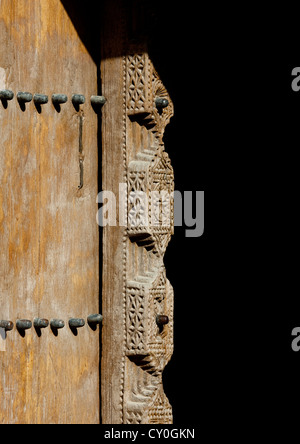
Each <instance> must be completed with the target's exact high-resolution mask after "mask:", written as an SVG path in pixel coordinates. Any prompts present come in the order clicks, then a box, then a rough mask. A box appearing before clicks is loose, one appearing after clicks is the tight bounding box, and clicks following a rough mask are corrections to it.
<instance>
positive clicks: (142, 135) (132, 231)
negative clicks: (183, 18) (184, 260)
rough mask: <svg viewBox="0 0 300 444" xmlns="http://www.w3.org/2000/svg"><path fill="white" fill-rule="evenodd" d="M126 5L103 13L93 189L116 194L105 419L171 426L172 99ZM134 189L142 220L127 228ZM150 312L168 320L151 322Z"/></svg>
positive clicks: (105, 342)
mask: <svg viewBox="0 0 300 444" xmlns="http://www.w3.org/2000/svg"><path fill="white" fill-rule="evenodd" d="M135 3H136V2H134V1H133V2H123V1H122V0H113V1H112V0H108V1H105V2H104V10H103V13H102V19H103V22H102V44H101V46H102V54H101V84H102V94H103V95H104V96H105V98H106V100H107V102H106V104H105V106H104V107H103V111H102V189H103V190H108V191H111V192H113V193H114V195H115V196H116V198H117V200H116V204H117V205H116V209H117V214H116V216H117V217H116V220H117V223H116V225H115V226H109V225H106V226H105V227H103V252H102V255H103V268H102V313H103V329H102V361H101V406H102V422H103V423H104V424H119V423H126V424H139V423H172V408H171V406H170V403H169V401H168V399H167V397H166V395H165V393H164V390H163V385H162V372H163V370H164V368H165V366H166V364H167V362H168V361H169V360H170V358H171V356H172V353H173V289H172V286H171V284H170V282H169V281H168V279H167V278H166V270H165V267H164V263H163V257H164V253H165V250H166V248H167V245H168V242H169V240H170V238H171V235H172V234H173V190H174V181H173V169H172V166H171V163H170V159H169V156H168V154H167V152H166V150H165V146H164V142H163V134H164V130H165V127H166V125H167V124H168V122H169V120H170V118H171V117H172V115H173V104H172V100H171V98H170V97H169V94H168V92H167V90H166V88H165V87H164V85H163V84H162V82H161V80H160V78H159V74H158V73H157V72H156V70H155V67H154V65H153V63H152V61H151V59H150V57H149V53H148V48H147V33H146V32H145V27H144V23H145V21H146V18H147V12H148V11H147V7H146V2H140V5H139V8H135V6H136V5H135ZM139 14H140V15H139ZM157 99H160V100H157ZM161 104H162V107H159V105H161ZM120 184H125V185H121V187H120ZM120 189H122V190H123V193H120ZM124 191H125V192H124ZM139 192H143V193H144V195H146V197H147V203H148V205H147V208H146V213H147V214H146V215H145V217H146V219H147V217H148V221H151V222H150V223H144V222H141V223H139V224H138V225H134V224H130V215H131V211H133V210H134V203H133V200H132V196H133V199H134V196H136V195H138V193H139ZM155 192H158V193H161V194H160V195H162V194H163V193H166V195H167V196H171V198H170V200H169V202H168V204H167V209H168V214H169V224H168V223H166V224H164V223H163V221H162V219H163V217H162V218H161V217H159V218H158V223H153V219H151V217H153V208H154V202H153V196H155ZM151 205H152V213H151ZM162 207H163V204H162V203H161V207H160V208H162ZM123 212H124V213H123ZM162 212H163V210H162ZM150 213H151V214H150ZM124 214H125V215H126V218H125V219H126V224H122V223H121V221H122V218H123V215H124ZM124 225H126V226H124ZM157 315H163V316H166V317H167V318H165V319H167V320H168V323H167V324H166V325H158V323H157Z"/></svg>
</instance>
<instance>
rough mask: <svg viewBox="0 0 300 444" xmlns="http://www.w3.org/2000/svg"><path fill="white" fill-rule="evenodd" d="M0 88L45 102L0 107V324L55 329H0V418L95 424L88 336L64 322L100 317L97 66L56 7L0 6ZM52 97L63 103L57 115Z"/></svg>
mask: <svg viewBox="0 0 300 444" xmlns="http://www.w3.org/2000/svg"><path fill="white" fill-rule="evenodd" d="M0 89H10V90H12V91H14V93H15V94H16V93H17V91H30V92H31V93H43V94H47V95H48V96H49V103H48V104H46V105H42V107H41V112H38V110H37V109H36V107H35V106H34V103H33V102H30V103H28V104H26V109H25V110H22V109H21V107H20V106H19V104H18V102H17V100H16V98H14V99H13V100H12V101H9V102H8V103H7V106H4V104H3V103H1V102H0V137H1V142H0V318H1V319H9V320H12V321H13V322H16V319H17V318H26V319H31V320H33V318H34V317H39V316H40V317H43V318H48V319H49V320H50V319H51V318H61V319H63V320H64V321H65V322H66V327H65V328H64V329H62V330H59V331H58V335H57V336H55V335H54V334H53V332H52V331H51V330H50V328H46V329H44V330H42V333H41V336H38V335H37V334H36V332H35V330H34V328H32V329H30V330H27V331H26V334H25V336H24V337H22V336H21V335H20V334H19V333H18V331H17V330H16V329H15V328H14V329H13V330H12V331H11V332H7V337H6V340H5V341H6V344H5V345H6V347H5V348H6V351H5V352H0V396H1V408H0V423H1V424H6V423H9V424H13V423H17V424H20V423H34V424H37V423H98V422H99V330H97V331H92V330H91V329H90V328H89V326H88V325H87V324H86V325H85V327H83V328H80V329H79V330H78V335H77V336H75V335H73V333H72V332H71V330H70V329H69V327H68V326H67V321H68V319H69V318H70V317H83V318H86V317H87V316H88V315H89V314H91V313H97V312H98V311H99V288H98V287H99V278H98V274H99V272H98V267H99V253H98V247H99V242H98V226H97V224H96V212H97V204H96V196H97V163H98V157H97V116H96V115H95V113H94V111H93V109H92V107H91V106H90V105H89V100H88V99H89V97H90V96H91V95H93V94H97V67H96V65H95V63H94V61H93V60H92V58H91V56H90V54H89V53H88V51H87V50H86V48H85V46H84V45H83V43H82V42H81V40H80V38H79V36H78V33H77V31H76V29H75V28H74V26H73V24H72V22H71V20H70V18H69V16H68V14H67V12H66V10H65V9H64V7H63V6H62V4H61V2H60V1H59V0H40V1H28V0H17V1H13V2H12V1H11V0H1V2H0ZM53 93H64V94H67V95H68V97H69V101H68V102H67V103H66V104H64V105H62V106H61V110H60V112H58V111H57V110H55V108H54V107H53V105H52V103H51V95H52V94H53ZM73 93H80V94H84V95H85V96H86V98H87V101H86V104H84V105H82V106H81V111H76V110H75V109H74V107H73V105H72V103H71V100H70V99H71V95H72V94H73ZM80 114H81V115H82V117H83V127H82V128H83V133H82V144H83V152H82V157H83V165H84V186H83V187H82V188H81V189H78V185H79V180H80V170H79V119H80V117H79V116H80Z"/></svg>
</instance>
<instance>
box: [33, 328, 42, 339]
mask: <svg viewBox="0 0 300 444" xmlns="http://www.w3.org/2000/svg"><path fill="white" fill-rule="evenodd" d="M34 329H35V332H36V334H37V336H38V337H39V338H40V337H41V336H42V329H41V328H40V327H36V326H34Z"/></svg>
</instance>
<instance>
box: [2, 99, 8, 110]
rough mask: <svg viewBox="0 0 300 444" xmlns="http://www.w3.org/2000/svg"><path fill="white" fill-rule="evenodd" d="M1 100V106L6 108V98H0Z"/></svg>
mask: <svg viewBox="0 0 300 444" xmlns="http://www.w3.org/2000/svg"><path fill="white" fill-rule="evenodd" d="M1 102H2V106H3V108H4V109H6V108H7V107H8V100H6V99H1Z"/></svg>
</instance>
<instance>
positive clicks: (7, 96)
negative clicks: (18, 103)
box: [0, 89, 14, 100]
mask: <svg viewBox="0 0 300 444" xmlns="http://www.w3.org/2000/svg"><path fill="white" fill-rule="evenodd" d="M13 98H14V93H13V92H12V91H10V90H9V89H4V90H2V91H0V100H12V99H13Z"/></svg>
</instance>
